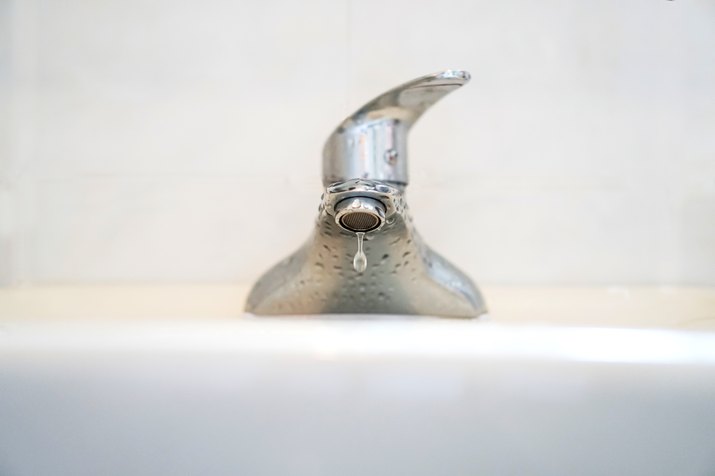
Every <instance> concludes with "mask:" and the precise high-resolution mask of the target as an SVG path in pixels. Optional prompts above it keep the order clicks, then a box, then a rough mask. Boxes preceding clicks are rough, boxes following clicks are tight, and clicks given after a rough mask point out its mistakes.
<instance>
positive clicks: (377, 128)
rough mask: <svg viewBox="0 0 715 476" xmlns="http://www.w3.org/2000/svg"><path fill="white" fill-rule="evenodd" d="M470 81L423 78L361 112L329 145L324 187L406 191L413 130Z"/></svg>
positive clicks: (454, 74)
mask: <svg viewBox="0 0 715 476" xmlns="http://www.w3.org/2000/svg"><path fill="white" fill-rule="evenodd" d="M469 78H470V76H469V73H468V72H466V71H457V70H447V71H442V72H440V73H435V74H430V75H427V76H422V77H420V78H417V79H414V80H412V81H409V82H407V83H405V84H402V85H400V86H398V87H396V88H394V89H391V90H389V91H387V92H385V93H383V94H381V95H380V96H378V97H376V98H375V99H373V100H372V101H370V102H368V103H367V104H365V105H364V106H363V107H361V108H360V109H358V110H357V111H356V112H355V113H353V114H352V115H351V116H349V117H348V118H347V119H345V120H344V121H343V122H342V123H341V124H340V125H339V126H338V127H337V128H336V129H335V131H333V133H332V134H331V135H330V137H329V138H328V140H327V141H326V143H325V147H324V149H323V183H324V184H325V185H329V184H331V183H334V182H339V181H344V180H349V179H356V178H364V179H370V180H383V181H386V182H392V183H396V184H402V185H406V184H407V183H408V174H407V134H408V132H409V130H410V128H411V127H412V125H413V124H414V123H415V122H417V120H418V119H419V118H420V116H422V114H423V113H424V112H425V111H426V110H427V109H429V107H430V106H432V105H433V104H434V103H436V102H437V101H439V100H440V99H442V98H443V97H444V96H446V95H447V94H449V93H451V92H452V91H454V90H455V89H458V88H459V87H460V86H462V85H464V84H466V83H467V82H468V81H469Z"/></svg>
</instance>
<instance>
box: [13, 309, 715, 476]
mask: <svg viewBox="0 0 715 476" xmlns="http://www.w3.org/2000/svg"><path fill="white" fill-rule="evenodd" d="M149 317H151V316H149ZM328 317H330V316H328ZM360 317H361V316H344V315H343V316H341V319H339V320H330V319H321V320H315V319H309V318H300V317H297V318H295V317H294V318H254V317H251V316H243V317H242V318H239V319H236V318H217V317H209V318H205V319H197V318H182V319H178V318H149V319H141V320H140V319H129V320H127V319H116V318H110V319H87V318H83V319H42V320H38V319H31V318H17V319H12V318H5V319H3V320H0V389H2V391H0V421H1V422H2V425H0V474H2V475H8V476H23V475H38V474H40V475H42V474H52V475H58V474H71V475H97V474H102V475H115V474H116V475H128V474H131V475H157V474H202V475H203V474H212V475H215V474H231V475H234V474H250V475H278V474H291V475H335V474H340V475H365V474H371V475H375V474H385V475H387V474H389V475H395V474H409V475H428V474H429V475H443V474H500V475H502V474H515V475H517V474H518V475H531V474H533V475H554V474H579V475H603V474H609V475H610V474H628V475H640V474H642V475H649V476H653V475H674V474H677V475H680V476H683V475H704V474H713V473H715V405H714V404H713V402H715V334H713V333H711V332H695V331H684V330H677V329H647V328H630V329H629V328H615V327H608V328H604V327H600V328H599V327H593V326H581V327H574V326H564V325H533V324H519V325H517V324H508V323H504V322H500V321H499V320H498V319H497V318H496V317H495V318H494V319H492V321H491V322H490V321H479V320H477V321H460V320H445V319H431V318H421V319H417V320H399V319H394V318H392V319H386V320H369V321H360V320H357V319H358V318H360ZM352 318H354V319H352Z"/></svg>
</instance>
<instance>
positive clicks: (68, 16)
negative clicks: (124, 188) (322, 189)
mask: <svg viewBox="0 0 715 476" xmlns="http://www.w3.org/2000/svg"><path fill="white" fill-rule="evenodd" d="M37 10H38V14H37V23H38V25H39V28H38V31H39V33H38V40H37V43H38V58H39V72H38V76H39V78H40V81H41V85H42V86H41V88H40V91H39V94H40V96H41V97H40V99H39V103H40V104H39V108H38V115H39V118H38V124H37V140H38V151H37V159H36V163H35V173H36V174H37V175H40V176H43V177H72V176H75V175H76V174H102V175H106V174H126V175H136V174H140V175H144V174H168V175H182V174H183V175H187V174H188V175H191V174H203V175H206V174H209V175H211V174H218V175H225V174H231V175H239V176H245V175H254V176H256V177H260V178H268V177H270V176H279V177H280V176H285V175H296V174H306V175H308V173H309V174H310V175H309V176H311V177H312V176H315V175H317V174H318V172H319V168H318V167H319V159H320V152H321V147H322V141H323V140H324V137H325V135H326V131H328V130H329V129H330V128H331V127H333V126H334V125H335V124H336V123H337V122H338V120H339V118H340V116H341V115H342V114H343V112H342V111H343V110H344V103H345V58H344V57H343V54H342V53H343V51H344V44H345V41H344V37H345V34H344V24H345V8H344V5H343V4H342V3H341V2H331V1H328V0H313V1H310V2H301V3H295V2H290V1H279V2H232V1H212V2H198V1H183V2H157V1H152V2H142V1H130V2H115V1H110V2H96V3H89V4H88V3H86V2H83V1H70V2H69V3H63V4H59V3H57V2H52V1H47V2H42V3H41V5H40V6H39V7H38V9H37Z"/></svg>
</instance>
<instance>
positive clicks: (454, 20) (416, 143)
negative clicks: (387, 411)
mask: <svg viewBox="0 0 715 476" xmlns="http://www.w3.org/2000/svg"><path fill="white" fill-rule="evenodd" d="M445 68H464V69H467V70H469V71H470V72H471V73H472V75H473V79H472V82H471V83H470V84H469V85H467V86H466V87H465V88H463V89H462V90H460V91H458V92H456V93H454V94H453V95H451V96H449V97H448V98H446V99H445V100H444V101H443V102H441V103H440V104H439V105H437V106H436V107H435V108H434V110H432V111H430V112H429V113H428V114H427V115H426V116H425V117H424V118H423V119H422V120H421V121H420V123H419V124H418V125H417V126H416V127H415V129H414V130H413V133H412V139H411V141H410V148H411V149H410V154H411V162H410V167H411V175H412V183H411V186H410V190H409V200H410V204H411V207H412V210H413V213H414V215H415V220H416V223H417V225H418V227H419V229H420V231H421V233H422V235H423V236H425V238H426V239H427V240H428V242H429V243H430V244H432V245H433V246H434V247H435V248H436V249H437V250H439V251H441V252H442V253H443V254H445V255H446V256H447V257H448V258H449V259H451V260H452V261H455V262H456V263H459V265H460V266H461V267H463V268H464V269H465V270H466V271H468V272H469V273H470V274H471V275H472V276H474V277H475V278H476V279H477V280H478V281H480V282H486V283H506V284H510V283H539V284H549V283H559V284H564V283H566V284H571V283H573V284H603V283H629V284H637V283H661V284H711V285H712V284H715V3H713V2H712V1H710V0H700V1H696V0H694V1H682V0H675V1H666V0H636V1H629V2H621V1H616V0H606V1H603V2H598V3H593V2H566V1H547V2H529V1H527V0H509V1H493V0H492V1H466V0H443V1H440V2H415V1H406V0H398V1H392V2H388V1H385V0H381V1H374V0H361V1H359V2H358V1H356V0H352V1H348V0H342V1H333V0H309V1H303V2H291V1H287V0H281V1H272V2H268V1H263V2H258V1H243V2H240V1H238V2H237V1H233V0H232V1H223V0H209V1H201V2H199V1H179V2H169V1H140V0H130V1H127V0H123V1H119V0H102V1H97V2H86V1H80V0H69V1H66V2H56V1H52V0H5V1H1V0H0V104H1V106H0V283H5V284H9V283H46V282H73V283H74V282H83V283H92V282H118V281H192V282H196V281H203V282H217V281H251V280H253V279H255V278H256V277H257V275H258V274H259V273H261V272H262V271H264V270H265V269H267V268H268V267H269V265H271V264H272V263H273V262H275V261H277V260H278V259H280V258H282V257H283V256H284V255H286V254H287V253H289V252H291V251H292V250H293V249H294V248H296V247H297V246H299V245H300V243H301V242H302V241H303V240H304V239H305V238H306V237H307V235H308V233H309V232H310V230H311V227H312V225H313V221H314V219H315V214H316V207H317V204H318V200H319V197H320V192H321V190H320V157H321V156H320V154H321V151H322V144H323V141H324V140H325V139H326V138H327V136H328V135H329V133H330V132H331V130H332V129H333V128H334V127H335V126H336V125H337V124H338V123H339V122H340V121H341V120H342V119H343V118H344V117H345V116H346V115H348V114H349V113H351V112H352V111H353V110H354V109H356V108H357V107H359V106H360V105H361V104H362V103H363V102H365V101H367V100H369V99H371V98H372V97H373V96H375V95H376V94H378V93H381V92H383V91H384V90H386V89H388V88H391V87H393V86H395V85H397V84H399V83H401V82H404V81H406V80H409V79H412V78H413V77H416V76H420V75H422V74H426V73H430V72H434V71H438V70H441V69H445Z"/></svg>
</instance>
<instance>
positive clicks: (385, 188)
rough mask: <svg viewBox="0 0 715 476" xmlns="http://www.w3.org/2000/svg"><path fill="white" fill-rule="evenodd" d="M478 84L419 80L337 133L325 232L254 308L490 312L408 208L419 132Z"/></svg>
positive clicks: (462, 79)
mask: <svg viewBox="0 0 715 476" xmlns="http://www.w3.org/2000/svg"><path fill="white" fill-rule="evenodd" d="M469 78H470V76H469V73H467V72H466V71H454V70H448V71H443V72H440V73H436V74H431V75H428V76H423V77H420V78H417V79H415V80H413V81H410V82H408V83H405V84H403V85H401V86H398V87H396V88H394V89H391V90H389V91H387V92H386V93H384V94H382V95H380V96H378V97H376V98H375V99H373V100H372V101H370V102H368V103H367V104H365V105H364V106H363V107H361V108H360V109H358V110H357V111H356V112H355V113H354V114H352V115H351V116H350V117H348V118H347V119H345V120H344V121H343V122H342V123H341V124H340V125H339V126H338V127H337V128H336V129H335V131H333V133H332V134H331V135H330V137H329V138H328V140H327V142H326V144H325V148H324V150H323V185H324V186H325V191H324V193H323V195H322V196H321V203H320V206H319V208H318V219H317V221H316V224H315V229H314V230H313V233H312V235H311V237H310V238H309V239H308V241H307V242H306V243H305V244H304V245H303V246H302V247H301V248H300V249H298V251H296V252H295V253H293V254H292V255H290V256H289V257H288V258H286V259H284V260H283V261H281V262H280V263H278V264H277V265H276V266H274V267H273V268H272V269H270V270H269V271H268V272H266V273H265V274H264V275H263V276H262V277H261V278H260V279H259V280H258V281H257V282H256V284H255V285H254V287H253V289H252V290H251V292H250V294H249V296H248V300H247V304H246V311H247V312H250V313H253V314H256V315H291V314H292V315H306V314H345V313H351V314H400V315H423V316H443V317H459V318H472V317H477V316H479V315H481V314H483V313H485V312H486V307H485V304H484V299H483V298H482V296H481V294H480V292H479V290H478V289H477V287H476V286H475V285H474V284H473V283H472V281H471V280H470V279H469V277H467V276H466V275H465V274H464V273H462V272H461V271H460V270H459V269H457V268H456V267H455V266H454V265H452V264H451V263H449V262H448V261H447V260H446V259H444V258H443V257H441V256H440V255H438V254H437V253H436V252H434V251H433V250H432V249H431V248H430V247H429V246H427V245H426V244H425V243H424V241H423V240H422V238H421V237H420V236H419V234H418V233H417V231H416V230H415V227H414V225H413V222H412V217H411V215H410V213H409V209H408V207H407V203H406V202H405V188H406V186H407V184H408V175H407V135H408V132H409V131H410V128H411V127H412V125H413V124H414V123H415V122H416V121H417V120H418V119H419V118H420V116H421V115H422V114H423V113H424V112H425V111H426V110H427V109H429V107H430V106H432V105H433V104H434V103H436V102H437V101H439V100H440V99H441V98H442V97H444V96H446V95H447V94H449V93H450V92H452V91H454V90H455V89H458V88H459V87H461V86H462V85H464V84H466V83H467V82H468V81H469Z"/></svg>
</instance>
